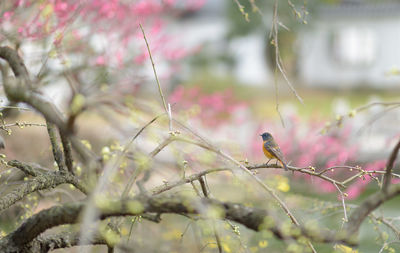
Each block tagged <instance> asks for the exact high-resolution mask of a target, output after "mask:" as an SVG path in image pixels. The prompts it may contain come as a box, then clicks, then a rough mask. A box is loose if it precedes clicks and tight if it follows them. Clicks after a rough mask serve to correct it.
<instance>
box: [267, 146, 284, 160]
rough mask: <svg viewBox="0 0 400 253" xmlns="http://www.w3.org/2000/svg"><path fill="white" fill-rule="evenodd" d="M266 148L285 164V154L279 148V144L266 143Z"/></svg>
mask: <svg viewBox="0 0 400 253" xmlns="http://www.w3.org/2000/svg"><path fill="white" fill-rule="evenodd" d="M264 148H265V149H266V150H267V151H268V152H270V153H271V154H272V155H274V156H275V157H276V158H278V160H280V161H281V162H283V154H282V151H281V149H280V148H279V146H278V144H276V142H275V141H269V142H268V141H267V142H265V143H264Z"/></svg>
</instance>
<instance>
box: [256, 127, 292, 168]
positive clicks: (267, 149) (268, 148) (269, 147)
mask: <svg viewBox="0 0 400 253" xmlns="http://www.w3.org/2000/svg"><path fill="white" fill-rule="evenodd" d="M260 136H261V137H262V139H263V151H264V155H265V156H266V157H267V158H268V159H269V160H268V162H269V161H270V160H271V159H276V160H277V161H279V162H280V163H281V164H282V167H283V168H284V169H285V170H286V171H287V170H288V168H287V166H286V163H285V162H284V158H283V154H282V151H281V149H280V148H279V146H278V144H277V143H276V142H275V140H274V138H273V137H272V135H271V134H270V133H267V132H265V133H263V134H261V135H260ZM268 162H267V164H268Z"/></svg>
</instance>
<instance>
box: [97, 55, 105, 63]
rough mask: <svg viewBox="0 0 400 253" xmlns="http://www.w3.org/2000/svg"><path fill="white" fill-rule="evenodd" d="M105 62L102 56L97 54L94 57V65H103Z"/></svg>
mask: <svg viewBox="0 0 400 253" xmlns="http://www.w3.org/2000/svg"><path fill="white" fill-rule="evenodd" d="M105 64H106V59H105V58H104V56H98V57H97V58H96V65H105Z"/></svg>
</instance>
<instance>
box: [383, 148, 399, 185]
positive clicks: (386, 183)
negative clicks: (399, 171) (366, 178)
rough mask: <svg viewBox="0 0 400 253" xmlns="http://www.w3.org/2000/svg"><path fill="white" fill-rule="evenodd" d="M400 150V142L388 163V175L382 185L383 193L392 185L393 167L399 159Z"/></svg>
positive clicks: (386, 174)
mask: <svg viewBox="0 0 400 253" xmlns="http://www.w3.org/2000/svg"><path fill="white" fill-rule="evenodd" d="M399 149H400V140H399V141H398V142H397V144H396V146H395V147H394V148H393V151H392V153H391V154H390V157H389V159H388V161H387V164H386V173H385V176H384V178H383V185H382V191H384V192H386V191H387V188H388V186H389V184H390V181H391V179H392V175H391V174H392V170H393V165H394V162H395V161H396V158H397V154H398V153H399Z"/></svg>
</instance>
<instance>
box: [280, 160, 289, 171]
mask: <svg viewBox="0 0 400 253" xmlns="http://www.w3.org/2000/svg"><path fill="white" fill-rule="evenodd" d="M280 162H281V164H282V167H283V168H284V169H285V171H288V168H287V165H286V163H284V162H283V161H280Z"/></svg>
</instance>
